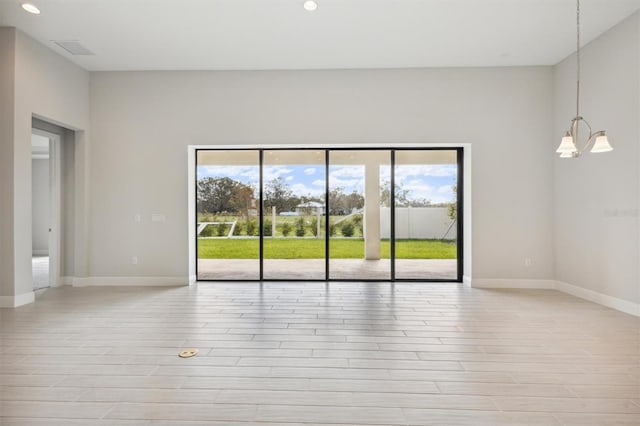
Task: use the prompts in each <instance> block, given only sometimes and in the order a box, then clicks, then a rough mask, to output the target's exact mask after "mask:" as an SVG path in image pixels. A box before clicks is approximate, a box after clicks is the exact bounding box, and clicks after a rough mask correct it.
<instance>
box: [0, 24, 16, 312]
mask: <svg viewBox="0 0 640 426" xmlns="http://www.w3.org/2000/svg"><path fill="white" fill-rule="evenodd" d="M14 82H15V31H14V30H13V29H12V28H0V200H2V202H0V299H2V298H4V297H12V296H13V295H14V294H15V293H14V267H13V266H14V250H13V249H14V246H13V235H14V229H13V170H14V164H13V137H14V117H15V115H14V114H15V111H14V105H15V102H14V100H15V86H14ZM0 306H2V305H1V304H0Z"/></svg>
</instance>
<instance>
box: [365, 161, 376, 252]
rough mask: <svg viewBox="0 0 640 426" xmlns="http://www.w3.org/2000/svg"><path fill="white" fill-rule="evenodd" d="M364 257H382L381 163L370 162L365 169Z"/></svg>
mask: <svg viewBox="0 0 640 426" xmlns="http://www.w3.org/2000/svg"><path fill="white" fill-rule="evenodd" d="M364 170H365V171H364V215H363V216H364V217H363V223H364V228H363V229H364V258H365V259H371V260H378V259H380V165H379V164H378V163H377V162H370V163H367V164H366V165H365V169H364Z"/></svg>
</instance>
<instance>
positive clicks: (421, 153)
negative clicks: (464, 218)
mask: <svg viewBox="0 0 640 426" xmlns="http://www.w3.org/2000/svg"><path fill="white" fill-rule="evenodd" d="M394 186H395V196H394V228H395V229H394V231H395V232H394V238H393V243H394V254H395V277H396V279H410V280H425V279H429V280H457V279H458V262H457V260H458V238H457V237H458V235H457V234H458V225H459V224H458V203H457V199H458V152H457V151H456V150H396V152H395V159H394Z"/></svg>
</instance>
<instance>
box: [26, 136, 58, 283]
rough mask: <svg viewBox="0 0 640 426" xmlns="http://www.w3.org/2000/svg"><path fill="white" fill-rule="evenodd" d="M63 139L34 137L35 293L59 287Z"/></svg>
mask: <svg viewBox="0 0 640 426" xmlns="http://www.w3.org/2000/svg"><path fill="white" fill-rule="evenodd" d="M59 150H60V136H59V135H56V134H53V133H49V132H45V131H43V130H39V129H35V128H34V129H32V134H31V197H32V199H31V202H32V209H31V212H32V214H31V231H32V234H31V248H32V250H31V251H32V257H31V265H32V276H33V290H34V291H38V290H43V289H46V288H49V287H56V286H57V285H58V280H59V279H60V270H59V264H60V243H59V240H60V226H59V223H60V164H59V157H60V156H59Z"/></svg>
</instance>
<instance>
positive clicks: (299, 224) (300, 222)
mask: <svg viewBox="0 0 640 426" xmlns="http://www.w3.org/2000/svg"><path fill="white" fill-rule="evenodd" d="M305 233H306V231H305V230H304V218H303V217H300V218H298V219H297V220H296V237H304V234H305Z"/></svg>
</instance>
